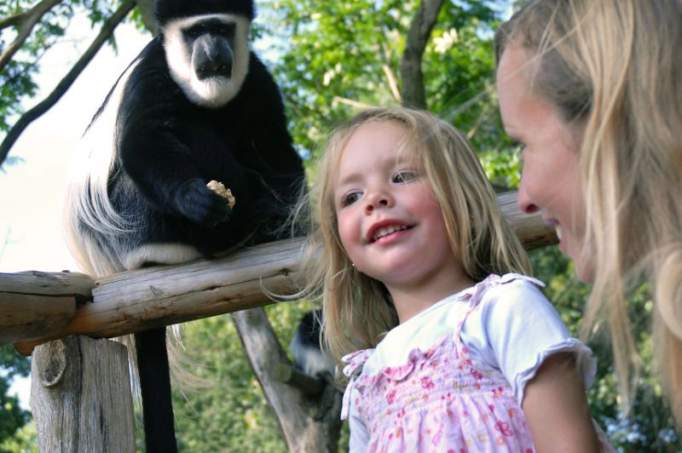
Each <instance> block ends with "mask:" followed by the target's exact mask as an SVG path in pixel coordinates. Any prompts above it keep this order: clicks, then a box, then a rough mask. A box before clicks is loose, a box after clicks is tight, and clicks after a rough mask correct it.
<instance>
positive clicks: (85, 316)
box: [0, 193, 556, 354]
mask: <svg viewBox="0 0 682 453" xmlns="http://www.w3.org/2000/svg"><path fill="white" fill-rule="evenodd" d="M498 202H499V204H500V206H501V209H502V211H503V213H504V215H505V216H506V217H507V218H508V219H509V221H510V223H511V225H512V227H513V228H514V230H515V231H516V233H517V234H518V235H519V237H520V238H521V241H522V242H523V243H524V244H525V246H526V248H535V247H539V246H542V245H547V244H551V243H553V242H555V241H556V238H555V235H554V231H553V230H552V229H550V228H549V227H548V226H547V225H545V224H544V223H543V222H542V220H541V218H540V216H539V214H534V215H526V214H523V213H521V212H519V210H518V208H517V206H516V194H515V193H506V194H501V195H499V196H498ZM302 245H303V239H295V240H287V241H279V242H272V243H269V244H261V245H258V246H255V247H250V248H247V249H244V250H242V251H240V252H238V253H235V254H232V255H230V256H228V257H225V258H220V259H214V260H199V261H195V262H191V263H187V264H182V265H175V266H157V267H152V268H146V269H140V270H136V271H129V272H122V273H120V274H115V275H112V276H110V277H106V278H102V279H99V280H97V281H96V282H95V287H94V288H93V289H92V302H88V303H85V304H82V305H79V306H78V308H77V310H76V311H75V314H73V318H72V319H71V320H70V322H68V324H67V325H66V326H64V327H63V328H62V329H56V328H54V327H51V328H50V330H49V331H47V330H46V332H45V335H43V336H41V337H40V338H39V339H36V338H35V329H33V331H32V332H31V334H24V332H20V331H17V330H16V329H15V330H14V331H13V332H12V333H11V334H6V335H4V338H5V340H7V339H8V338H11V339H12V341H19V340H21V343H17V349H19V350H20V351H21V352H22V353H24V354H29V353H30V351H31V350H32V349H33V347H34V346H35V345H36V344H39V343H42V342H45V341H48V340H51V339H55V338H61V337H64V336H66V335H89V336H92V337H115V336H119V335H124V334H129V333H133V332H137V331H141V330H145V329H150V328H153V327H159V326H163V325H169V324H175V323H180V322H186V321H191V320H194V319H198V318H204V317H208V316H214V315H218V314H223V313H229V312H234V311H237V310H242V309H246V308H253V307H258V306H262V305H267V304H269V303H272V302H273V300H272V299H270V298H269V297H268V296H267V294H266V292H267V291H269V292H271V293H278V294H286V293H290V292H292V291H293V290H295V289H296V286H295V282H296V276H297V275H296V274H297V272H298V269H299V264H300V263H299V261H300V256H301V255H300V252H301V250H302ZM14 275H18V274H14ZM45 275H48V276H54V275H55V274H45ZM22 285H23V286H22ZM86 286H87V285H86ZM21 287H23V288H24V289H23V290H22V289H20V288H21ZM264 290H265V291H264ZM22 291H23V294H29V295H35V294H36V292H35V288H34V287H33V285H32V284H29V283H27V282H23V283H21V284H17V287H16V288H15V289H14V291H13V292H11V294H12V298H17V297H19V293H22ZM4 293H5V292H4V291H3V288H2V287H1V286H0V295H2V294H4ZM40 294H48V293H40ZM50 294H52V296H50V297H48V296H45V297H46V299H49V301H46V302H44V303H40V304H38V303H36V305H35V306H32V308H31V309H30V310H28V311H32V312H34V313H33V314H32V315H31V316H32V317H33V318H38V319H48V318H49V319H51V316H52V315H46V314H45V313H44V312H43V311H42V310H47V308H46V307H48V306H49V304H50V303H55V301H54V293H50ZM7 301H10V302H7ZM5 303H7V305H8V307H9V308H3V307H2V306H3V305H5ZM10 304H12V307H14V308H12V307H10ZM13 310H19V311H22V310H23V309H22V308H21V305H20V304H18V303H17V302H11V300H10V299H0V330H3V329H4V327H5V325H9V324H11V322H14V323H15V324H14V325H16V322H15V321H12V320H11V319H10V316H11V313H13ZM41 313H42V314H41ZM65 317H68V315H67V314H63V315H60V319H61V321H60V322H61V323H63V319H64V318H65ZM8 320H9V321H8ZM10 321H11V322H10ZM24 324H26V323H24ZM3 334H4V332H3ZM24 340H30V341H24Z"/></svg>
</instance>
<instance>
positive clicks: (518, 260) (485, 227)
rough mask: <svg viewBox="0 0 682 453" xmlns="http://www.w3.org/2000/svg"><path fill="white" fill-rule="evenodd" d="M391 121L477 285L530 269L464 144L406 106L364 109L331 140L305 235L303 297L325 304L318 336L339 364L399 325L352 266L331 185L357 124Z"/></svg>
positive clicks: (378, 290)
mask: <svg viewBox="0 0 682 453" xmlns="http://www.w3.org/2000/svg"><path fill="white" fill-rule="evenodd" d="M379 121H392V122H395V123H398V124H400V125H401V126H402V127H404V129H405V139H406V143H405V145H406V146H404V147H403V148H404V149H405V150H406V152H410V153H414V154H415V156H414V157H415V158H417V159H418V160H419V161H420V162H421V164H422V165H423V168H424V171H425V174H426V177H427V178H428V180H429V181H430V182H431V186H432V189H433V192H434V194H435V197H436V199H437V200H438V202H439V204H440V206H441V208H442V211H443V219H444V222H445V227H446V231H447V234H448V238H449V242H450V246H451V247H452V250H453V251H455V253H457V254H458V256H459V257H460V259H461V262H462V264H463V268H464V271H465V272H466V274H467V275H468V276H469V277H470V278H471V279H472V280H474V281H480V280H482V279H483V278H485V277H486V276H487V275H488V274H490V273H505V272H524V273H528V272H529V271H530V265H529V262H528V258H527V255H526V253H525V250H524V249H523V247H522V245H521V243H520V242H519V240H518V238H517V237H516V235H515V234H514V232H513V231H512V230H511V228H510V227H509V226H508V225H507V223H506V222H505V221H504V219H503V218H502V215H501V212H500V210H499V208H498V206H497V202H496V197H495V193H494V192H493V190H492V188H491V186H490V184H489V183H488V181H487V179H486V176H485V174H484V173H483V169H482V167H481V164H480V162H479V161H478V159H477V157H476V155H475V154H474V153H473V151H472V150H471V148H470V147H469V144H468V143H467V141H466V139H465V138H464V137H463V136H462V135H461V134H460V133H459V132H457V131H456V130H455V129H454V128H453V127H452V126H450V125H449V124H447V123H445V122H444V121H441V120H440V119H438V118H436V117H435V116H433V115H431V114H430V113H427V112H423V111H417V110H411V109H407V108H376V109H370V110H366V111H364V112H362V113H360V114H358V115H357V116H355V117H354V118H353V119H351V120H350V121H349V122H348V123H347V124H345V125H344V126H342V127H340V128H338V129H337V130H336V131H335V132H334V133H333V134H332V135H331V137H330V139H329V142H328V143H327V146H326V150H325V153H324V155H323V156H322V157H321V160H320V162H319V164H318V167H317V174H316V175H315V178H314V179H315V182H314V183H313V185H312V189H311V192H310V194H309V199H308V197H306V198H305V199H303V200H302V202H301V204H300V207H301V210H305V209H310V211H309V214H310V219H309V222H310V225H311V226H310V234H309V240H308V247H307V254H306V259H305V260H304V263H305V265H304V269H303V272H302V275H303V276H304V278H305V280H306V282H305V285H306V287H305V289H304V290H303V291H302V292H301V295H303V294H306V295H313V296H316V297H318V298H320V299H321V300H322V305H323V313H324V316H323V318H324V325H323V333H324V334H323V338H324V341H325V343H326V346H327V347H328V349H329V351H330V352H331V353H332V355H333V356H334V357H335V358H336V360H337V361H338V360H339V359H340V358H341V357H342V356H343V355H345V354H347V353H349V352H352V351H355V350H358V349H363V348H369V347H374V346H376V344H377V343H378V341H379V340H380V339H381V337H382V335H383V334H385V333H386V332H387V331H388V330H390V329H391V328H393V327H395V326H396V325H397V324H398V318H397V315H396V312H395V309H394V308H393V305H392V303H391V301H390V297H389V295H388V293H387V291H386V288H385V287H384V285H383V284H382V283H381V282H379V281H377V280H374V279H372V278H370V277H368V276H366V275H364V274H362V273H360V272H358V271H357V270H356V269H355V268H354V267H352V265H351V262H350V260H349V259H348V256H347V255H346V252H345V250H344V249H343V246H342V245H341V239H340V238H339V234H338V229H337V219H336V211H335V209H334V201H333V196H334V194H333V181H334V177H335V172H336V170H337V168H338V166H339V161H340V159H341V156H342V154H343V150H344V148H345V145H346V143H347V142H348V140H349V138H350V137H351V136H352V135H353V133H354V132H355V131H356V130H357V129H358V128H359V127H360V126H362V125H365V124H367V123H370V122H379Z"/></svg>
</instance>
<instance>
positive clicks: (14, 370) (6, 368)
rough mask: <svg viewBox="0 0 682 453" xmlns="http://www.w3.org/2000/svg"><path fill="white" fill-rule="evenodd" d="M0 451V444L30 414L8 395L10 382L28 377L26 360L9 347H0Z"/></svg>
mask: <svg viewBox="0 0 682 453" xmlns="http://www.w3.org/2000/svg"><path fill="white" fill-rule="evenodd" d="M0 366H1V368H0V451H2V448H3V447H2V443H3V442H4V441H5V440H6V439H9V438H11V437H12V436H14V434H15V433H16V432H17V430H19V428H21V427H22V426H24V425H25V424H26V423H27V422H28V421H29V419H30V414H29V413H28V412H27V411H25V410H24V409H22V408H21V407H20V406H19V400H18V399H17V398H16V397H15V396H10V395H8V393H7V392H8V390H9V385H10V382H11V380H12V379H13V378H14V377H16V376H24V377H25V376H28V373H29V371H30V365H29V361H28V359H26V358H25V357H22V356H20V355H19V354H18V353H17V352H16V351H15V350H14V348H13V347H12V346H11V345H5V346H0Z"/></svg>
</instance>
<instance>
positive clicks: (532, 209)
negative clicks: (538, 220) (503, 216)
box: [516, 175, 540, 214]
mask: <svg viewBox="0 0 682 453" xmlns="http://www.w3.org/2000/svg"><path fill="white" fill-rule="evenodd" d="M516 203H517V204H518V205H519V209H520V210H521V211H522V212H525V213H526V214H533V213H536V212H537V211H539V210H540V208H539V207H538V206H537V205H536V204H535V203H533V201H532V198H531V197H530V195H529V194H528V190H527V189H526V178H524V177H523V175H521V183H520V184H519V191H518V193H517V195H516Z"/></svg>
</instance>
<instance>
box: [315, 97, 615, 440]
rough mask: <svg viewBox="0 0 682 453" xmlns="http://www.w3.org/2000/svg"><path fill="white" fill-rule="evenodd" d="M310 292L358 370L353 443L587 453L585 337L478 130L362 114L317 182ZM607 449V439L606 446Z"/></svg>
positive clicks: (333, 339)
mask: <svg viewBox="0 0 682 453" xmlns="http://www.w3.org/2000/svg"><path fill="white" fill-rule="evenodd" d="M310 198H311V200H312V201H311V204H310V206H311V217H312V229H311V231H312V234H311V235H310V240H309V241H310V242H309V249H308V250H309V252H310V253H309V255H308V260H307V265H306V266H305V268H304V273H303V275H305V276H306V277H307V278H308V279H309V280H308V286H307V288H306V291H305V292H307V293H315V294H317V295H318V296H319V297H320V298H321V299H322V304H323V312H324V316H323V318H324V339H325V342H326V345H327V346H328V348H329V350H330V351H331V353H332V354H333V355H334V356H335V358H336V359H337V360H340V359H342V362H343V363H344V373H345V375H346V377H347V378H348V379H349V383H348V386H347V388H346V391H345V394H344V403H343V413H342V416H343V417H344V418H346V417H347V418H348V419H349V423H350V431H351V437H350V450H351V451H353V452H355V451H392V452H393V451H405V452H419V451H443V452H446V451H456V452H460V451H470V452H492V451H509V452H512V451H513V452H531V451H552V452H569V451H571V452H589V451H598V450H599V447H600V440H599V439H598V435H597V434H596V432H595V428H594V426H593V424H592V422H591V418H590V415H589V409H588V406H587V403H586V398H585V393H584V385H585V384H589V382H590V381H591V380H592V378H593V376H594V359H593V358H592V356H591V353H590V351H589V349H587V347H586V346H585V345H583V344H582V343H580V342H579V341H577V340H575V339H573V338H571V337H570V336H569V334H568V332H567V331H566V328H565V327H564V326H563V324H562V323H561V321H560V319H559V317H558V314H557V313H556V311H555V310H554V309H553V308H552V306H551V304H549V302H548V301H547V300H546V299H545V298H544V296H543V295H542V293H541V292H540V290H539V289H538V286H540V285H541V283H540V282H538V281H536V280H534V279H532V278H529V277H525V276H524V275H522V274H525V273H528V272H529V264H528V260H527V257H526V255H525V252H524V250H523V248H522V246H521V244H520V243H519V241H518V239H517V238H516V236H515V235H514V233H513V232H512V231H511V229H510V228H509V227H508V225H507V224H506V223H505V222H504V220H503V218H502V216H501V214H500V212H499V210H498V207H497V203H496V198H495V194H494V193H493V191H492V189H491V187H490V185H489V184H488V182H487V179H486V177H485V175H484V173H483V171H482V168H481V165H480V163H479V162H478V160H477V158H476V156H475V154H474V153H473V152H472V151H471V149H470V148H469V145H468V144H467V142H466V140H465V139H464V138H463V137H462V136H461V135H460V134H459V133H458V132H457V131H456V130H455V129H454V128H452V127H451V126H449V125H448V124H446V123H444V122H443V121H440V120H439V119H437V118H435V117H434V116H432V115H431V114H429V113H426V112H421V111H415V110H410V109H405V108H395V109H371V110H368V111H365V112H362V113H360V114H359V115H357V116H356V117H355V118H353V119H352V120H350V121H349V122H348V123H347V124H346V125H345V126H343V127H341V128H339V129H338V130H337V131H336V132H335V133H334V134H333V135H332V137H331V138H330V140H329V143H328V146H327V149H326V152H325V154H324V156H323V157H322V159H321V161H320V163H319V167H318V169H317V174H316V175H315V183H314V184H313V187H312V190H311V193H310ZM603 445H605V444H603Z"/></svg>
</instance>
